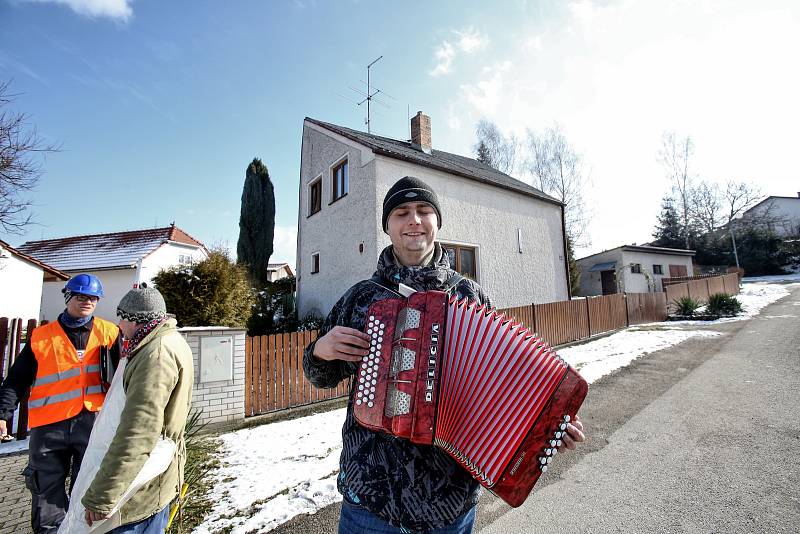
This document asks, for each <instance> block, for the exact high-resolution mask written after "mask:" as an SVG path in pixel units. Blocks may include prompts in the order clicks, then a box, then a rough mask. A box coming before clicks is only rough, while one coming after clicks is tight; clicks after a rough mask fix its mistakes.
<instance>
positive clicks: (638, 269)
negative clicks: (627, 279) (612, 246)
mask: <svg viewBox="0 0 800 534" xmlns="http://www.w3.org/2000/svg"><path fill="white" fill-rule="evenodd" d="M631 272H632V273H634V274H642V264H641V263H632V264H631Z"/></svg>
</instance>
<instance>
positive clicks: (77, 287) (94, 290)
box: [61, 273, 104, 298]
mask: <svg viewBox="0 0 800 534" xmlns="http://www.w3.org/2000/svg"><path fill="white" fill-rule="evenodd" d="M67 291H71V292H72V293H80V294H81V295H89V296H92V297H98V298H100V297H103V296H104V295H103V284H101V283H100V279H99V278H97V277H96V276H95V275H93V274H85V273H81V274H76V275H75V276H73V277H72V278H70V279H69V280H68V281H67V285H65V286H64V289H63V290H61V292H62V293H65V292H67Z"/></svg>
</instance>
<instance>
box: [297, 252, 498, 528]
mask: <svg viewBox="0 0 800 534" xmlns="http://www.w3.org/2000/svg"><path fill="white" fill-rule="evenodd" d="M398 283H403V284H405V285H407V286H410V287H411V288H412V289H414V290H416V291H426V290H443V289H447V288H448V285H450V284H453V283H455V286H454V287H453V288H452V290H451V294H452V293H454V294H456V295H457V296H458V297H459V298H465V297H466V298H469V299H472V300H476V301H478V302H480V303H482V304H487V305H489V304H490V303H489V299H488V298H487V296H486V295H485V294H484V292H483V290H482V289H481V288H480V286H479V285H478V284H477V283H475V282H474V281H472V280H469V279H466V278H461V277H460V276H458V275H457V274H456V273H455V271H453V270H452V269H450V263H449V260H448V257H447V254H443V251H442V248H441V247H440V246H439V244H438V243H437V244H436V245H435V251H434V257H433V260H432V262H431V264H430V265H429V266H426V267H403V266H400V265H398V263H397V262H396V260H395V258H394V253H393V252H392V247H391V246H390V247H387V248H386V249H385V250H384V251H383V253H382V254H381V257H380V258H379V260H378V269H377V271H376V272H375V274H374V275H373V277H372V278H371V279H370V280H364V281H362V282H359V283H357V284H356V285H354V286H353V287H351V288H350V289H349V290H348V291H347V292H346V293H345V294H344V296H342V298H341V299H339V301H338V302H337V303H336V305H334V307H333V309H332V310H331V312H330V314H329V315H328V317H327V318H326V319H325V322H324V324H323V325H322V328H321V329H320V332H319V335H320V337H322V336H323V335H325V334H326V333H327V332H328V331H329V330H331V329H332V328H333V327H334V326H337V325H338V326H346V327H350V328H355V329H357V330H362V331H363V329H364V318H365V316H366V312H367V309H368V308H369V306H370V305H371V304H372V303H373V302H377V301H379V300H383V299H387V298H399V297H400V295H399V294H397V293H396V290H397V287H398ZM313 351H314V343H312V344H311V345H309V346H308V347H307V348H306V350H305V354H304V356H303V370H304V371H305V374H306V376H307V377H308V379H309V380H310V381H311V383H312V384H314V385H315V386H316V387H320V388H333V387H336V386H337V385H338V384H339V382H341V381H342V380H344V379H345V378H347V377H349V376H352V375H353V374H354V373H355V371H356V369H357V365H356V364H355V363H351V362H346V361H343V360H335V361H325V360H321V359H319V358H316V357H315V356H314V355H313ZM342 438H343V448H342V455H341V459H340V461H339V467H340V472H339V479H338V485H339V491H340V492H341V493H342V495H343V496H344V498H345V499H346V500H347V501H348V502H350V503H351V504H355V505H358V506H363V507H364V508H366V509H367V510H369V511H370V512H372V513H373V514H375V515H377V516H379V517H381V518H382V519H384V520H385V521H387V522H389V523H391V524H392V525H394V526H397V527H403V528H405V529H408V530H411V531H415V530H430V529H434V528H441V527H443V526H446V525H449V524H451V523H453V522H454V520H455V519H456V518H458V516H460V515H462V514H463V513H465V512H467V511H468V510H469V509H470V508H472V507H473V506H474V505H475V503H476V502H477V500H478V495H479V485H478V483H477V482H476V481H475V480H474V479H473V478H472V477H471V476H470V475H469V474H468V473H467V472H466V471H465V470H463V469H462V468H461V467H459V466H458V464H457V463H456V462H455V461H454V460H453V459H452V458H450V456H448V455H447V454H445V453H444V452H442V451H441V450H439V449H437V448H435V447H433V446H423V445H415V444H413V443H411V442H410V441H408V440H403V439H399V438H395V437H392V436H389V435H387V434H382V433H378V432H373V431H371V430H367V429H366V428H363V427H361V426H359V425H358V424H357V423H356V421H355V419H354V417H353V391H352V388H351V391H350V401H349V402H348V405H347V418H346V419H345V423H344V427H343V428H342Z"/></svg>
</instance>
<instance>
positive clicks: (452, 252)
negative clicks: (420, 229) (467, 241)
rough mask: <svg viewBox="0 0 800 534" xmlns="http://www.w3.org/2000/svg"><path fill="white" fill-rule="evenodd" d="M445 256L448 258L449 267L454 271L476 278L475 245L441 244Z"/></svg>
mask: <svg viewBox="0 0 800 534" xmlns="http://www.w3.org/2000/svg"><path fill="white" fill-rule="evenodd" d="M442 247H444V250H445V252H446V253H447V256H448V257H449V258H450V268H451V269H453V270H454V271H456V272H458V273H460V274H462V275H463V276H466V277H468V278H471V279H473V280H477V262H476V261H475V258H476V254H475V253H476V249H475V247H467V246H464V245H447V244H442Z"/></svg>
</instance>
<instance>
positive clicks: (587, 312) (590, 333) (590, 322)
mask: <svg viewBox="0 0 800 534" xmlns="http://www.w3.org/2000/svg"><path fill="white" fill-rule="evenodd" d="M589 298H590V297H588V296H587V297H586V298H585V299H584V301H585V302H586V324H587V325H589V337H592V335H593V334H594V333H593V332H592V314H591V313H589Z"/></svg>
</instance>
